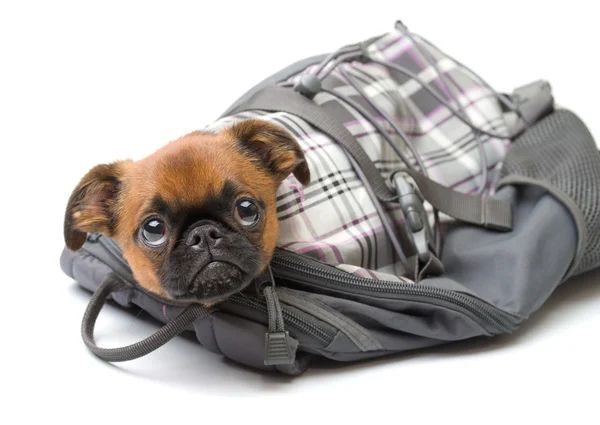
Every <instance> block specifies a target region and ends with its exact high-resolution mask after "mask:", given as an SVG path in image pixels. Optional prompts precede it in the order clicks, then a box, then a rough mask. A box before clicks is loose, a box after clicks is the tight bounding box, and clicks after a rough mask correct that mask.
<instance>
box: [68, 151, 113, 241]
mask: <svg viewBox="0 0 600 425" xmlns="http://www.w3.org/2000/svg"><path fill="white" fill-rule="evenodd" d="M122 165H123V162H114V163H110V164H100V165H97V166H95V167H94V168H92V169H91V170H90V171H88V173H87V174H86V175H85V176H83V178H82V179H81V181H80V182H79V184H78V185H77V187H76V188H75V190H73V192H72V193H71V196H70V197H69V201H68V203H67V209H66V211H65V222H64V237H65V244H66V245H67V248H69V249H71V250H73V251H76V250H78V249H79V248H81V247H82V246H83V244H84V243H85V240H86V236H87V233H89V232H98V233H102V234H104V235H106V236H109V237H110V236H111V235H112V234H113V233H114V227H115V220H114V208H115V202H116V200H117V196H118V193H119V190H120V186H121V176H122Z"/></svg>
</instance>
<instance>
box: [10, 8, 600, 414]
mask: <svg viewBox="0 0 600 425" xmlns="http://www.w3.org/2000/svg"><path fill="white" fill-rule="evenodd" d="M351 4H354V3H353V2H351V1H345V2H340V3H339V4H335V3H334V2H327V1H324V0H322V1H319V2H311V1H306V0H299V1H296V0H288V1H279V2H272V3H271V4H267V3H266V2H259V1H246V2H240V3H239V4H236V3H234V2H232V1H229V2H217V1H212V2H206V1H196V2H191V3H189V4H183V3H180V2H164V3H163V4H162V5H159V4H157V3H152V2H139V3H132V2H123V1H117V2H109V1H102V2H96V3H95V4H92V3H91V2H71V3H66V2H62V1H60V2H59V1H52V2H50V1H43V2H42V1H40V2H25V1H19V2H14V3H9V2H7V1H3V2H2V3H1V6H0V143H1V150H0V152H1V153H0V158H2V160H1V166H0V173H1V181H2V187H1V198H0V199H1V201H0V202H1V208H0V214H1V215H2V221H1V224H2V232H1V233H0V235H1V236H2V243H1V245H0V247H1V248H0V249H1V250H2V256H1V260H0V261H1V264H2V266H3V267H2V272H3V273H2V282H1V284H0V287H1V288H2V301H1V304H0V315H1V317H0V323H1V325H0V326H1V328H0V356H1V359H0V389H1V391H2V395H1V397H0V423H3V424H9V423H10V424H12V423H21V422H29V421H34V422H31V423H40V422H39V421H42V420H43V421H44V423H46V422H45V421H47V420H51V421H54V420H57V421H60V422H61V423H62V422H65V421H69V420H75V421H77V422H78V423H79V422H82V423H87V422H96V421H97V422H101V423H105V424H106V423H125V421H128V422H129V423H139V424H144V423H163V424H164V423H182V422H183V421H185V423H219V422H220V423H230V422H231V423H240V424H246V423H247V422H250V423H253V422H255V421H256V422H261V423H263V424H264V423H276V421H278V422H279V423H282V422H281V421H286V422H289V421H292V422H293V421H295V420H297V421H301V422H303V423H311V421H312V422H313V423H320V422H321V421H322V420H323V421H324V419H325V418H326V416H331V417H330V418H328V420H329V421H335V420H338V421H339V423H348V422H350V423H352V422H360V423H376V421H378V420H382V421H385V423H406V424H412V423H419V424H422V423H430V422H431V423H444V424H445V423H453V422H455V421H458V423H469V422H473V423H490V422H491V423H495V422H501V423H515V424H520V423H559V422H567V423H577V424H587V423H590V424H591V423H595V424H597V423H599V422H600V419H599V412H598V404H599V403H600V401H599V399H598V396H599V391H598V380H599V379H600V368H599V366H598V364H599V360H598V359H599V357H600V345H599V344H598V338H599V337H598V335H599V334H600V332H599V331H598V329H599V328H600V285H598V283H599V282H598V280H599V277H598V276H587V277H586V278H585V279H579V280H578V281H576V282H571V283H569V284H568V285H566V286H564V287H562V288H560V289H559V290H557V291H556V293H555V294H554V296H553V297H552V298H551V299H550V300H549V301H548V302H547V304H546V305H545V306H544V307H543V308H542V309H541V310H540V311H539V312H538V313H537V314H535V315H534V316H533V317H532V318H531V319H530V320H529V321H527V322H526V323H525V324H524V325H523V326H522V328H521V329H520V330H519V331H518V332H517V333H515V334H514V335H512V336H502V337H497V338H495V339H493V340H492V341H488V342H487V343H482V342H472V341H469V342H464V343H460V344H456V345H453V346H446V347H442V348H438V349H434V350H427V351H423V352H419V353H414V354H410V355H404V356H399V357H396V358H393V359H387V360H382V361H375V362H369V363H366V364H361V365H353V366H347V367H344V368H339V369H335V370H312V371H309V372H307V373H306V374H305V375H303V376H301V377H298V378H296V379H285V378H281V377H273V376H266V375H263V374H261V373H259V372H255V371H252V370H248V369H245V368H242V367H239V366H237V365H234V364H231V363H229V362H226V361H224V360H223V359H222V358H220V357H219V356H216V355H213V354H211V353H209V352H207V351H205V350H204V349H202V348H201V347H199V346H198V345H197V344H194V343H193V342H192V341H190V340H187V339H182V338H178V339H176V340H174V341H172V342H171V343H169V344H168V345H167V346H165V347H164V348H162V349H161V350H159V351H158V352H156V353H154V354H151V355H149V356H147V357H146V358H143V359H140V360H137V361H133V362H129V363H124V364H116V365H109V364H106V363H104V362H102V361H99V360H98V359H96V358H95V357H93V356H92V355H91V354H90V353H89V352H88V351H87V349H86V348H85V347H84V346H83V343H82V342H81V339H80V335H79V323H80V319H81V315H82V313H83V311H84V308H85V306H86V302H87V301H88V299H89V294H88V293H87V292H84V291H83V290H80V289H78V287H77V286H76V284H75V283H73V282H72V281H71V280H70V279H69V278H68V277H66V276H65V275H64V274H63V273H62V271H61V270H60V268H59V264H58V259H59V255H60V252H61V250H62V247H63V240H62V220H63V214H64V207H65V204H66V200H67V198H68V196H69V194H70V192H71V190H72V189H73V188H74V186H75V184H76V183H77V181H78V180H79V178H80V177H81V176H82V175H83V174H84V173H85V172H86V171H87V170H88V169H89V168H91V167H92V166H94V165H95V164H97V163H100V162H105V161H112V160H115V159H119V158H126V157H130V158H134V159H139V158H141V157H143V156H145V155H147V154H148V153H150V152H151V151H152V150H154V149H155V148H157V147H159V146H160V145H162V144H164V143H166V142H167V141H169V140H171V139H173V138H175V137H177V136H179V135H181V134H184V133H187V132H189V131H192V130H195V129H198V128H201V127H203V126H204V125H206V124H208V123H210V122H211V121H212V120H214V119H215V118H216V117H217V116H218V114H220V113H221V112H222V111H223V110H224V109H225V108H226V107H227V106H229V104H230V103H231V102H232V101H234V100H235V99H236V98H237V97H238V96H239V95H241V94H242V93H243V92H245V91H246V90H247V89H248V88H250V87H251V86H252V85H254V84H255V83H256V82H258V81H259V80H261V79H262V78H264V77H266V76H268V75H270V74H271V73H272V72H274V71H277V70H279V69H280V68H282V67H284V66H286V65H288V64H290V63H292V62H294V61H296V60H298V59H300V58H304V57H306V56H311V55H313V54H319V53H323V52H329V51H331V50H332V49H335V48H337V47H339V46H340V45H342V44H347V43H349V42H354V41H358V40H362V39H363V38H367V37H370V36H372V35H375V34H380V33H383V32H386V31H388V30H389V29H391V28H392V26H393V24H394V21H395V20H396V19H402V20H403V21H404V22H405V23H406V24H407V25H408V26H409V27H410V28H411V29H412V30H414V31H416V32H417V33H419V34H422V35H424V36H425V37H427V38H429V39H430V40H432V41H433V42H434V43H436V44H437V45H438V46H440V47H441V48H442V49H444V50H446V51H448V52H449V53H451V54H453V55H454V56H456V57H457V58H458V59H460V60H462V61H463V62H465V63H466V64H468V65H469V66H471V67H472V68H474V69H475V70H476V71H477V72H478V73H479V74H480V75H482V76H483V77H484V78H486V79H487V80H488V81H489V82H490V83H491V84H492V85H493V86H494V87H495V88H496V89H498V90H501V91H510V90H511V89H512V88H513V87H515V86H518V85H520V84H523V83H527V82H530V81H532V80H535V79H538V78H544V79H547V80H549V81H550V82H551V83H552V85H553V89H554V93H555V95H556V99H557V101H558V102H559V103H560V104H561V105H564V106H567V107H569V108H572V109H573V110H574V111H576V112H577V113H578V114H579V115H580V116H581V117H582V118H583V120H584V121H585V122H586V123H587V124H588V125H589V127H590V129H591V131H592V132H593V134H594V135H595V136H596V138H598V137H600V124H599V122H598V119H597V116H598V101H599V95H600V89H599V87H598V81H599V79H598V78H599V70H598V67H597V65H598V43H599V41H600V29H598V25H597V19H598V15H597V13H596V11H595V10H594V9H595V7H594V6H592V4H593V2H583V1H581V2H576V1H560V2H556V4H554V3H552V4H551V2H533V1H531V2H525V1H519V2H507V1H502V2H481V1H479V2H472V3H467V2H461V1H440V2H437V3H436V4H434V2H432V1H420V0H411V1H403V2H401V1H395V2H382V1H373V0H371V1H366V2H362V3H361V4H360V5H359V6H354V7H353V6H351ZM355 4H357V5H358V2H357V3H355ZM154 330H155V327H154V324H153V323H152V322H147V321H144V320H142V319H141V318H136V317H134V316H133V315H131V314H130V313H127V312H124V311H121V310H117V309H116V308H107V309H106V311H104V312H103V314H102V315H101V317H100V319H99V322H98V328H97V332H96V337H97V341H98V342H99V343H100V344H102V345H104V346H116V345H122V344H128V343H131V342H133V341H136V340H139V339H141V338H142V337H145V336H146V335H148V334H150V333H151V332H152V331H154ZM321 407H324V408H326V409H327V410H326V411H323V412H318V408H321ZM379 415H382V416H381V417H380V416H379ZM1 416H4V417H5V418H1ZM381 423H384V422H381Z"/></svg>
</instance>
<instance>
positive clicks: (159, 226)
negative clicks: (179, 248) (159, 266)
mask: <svg viewBox="0 0 600 425" xmlns="http://www.w3.org/2000/svg"><path fill="white" fill-rule="evenodd" d="M142 237H143V238H144V242H146V243H147V244H148V245H150V246H158V245H162V244H163V243H164V242H165V240H167V226H165V222H164V221H162V220H161V219H159V218H152V219H150V220H148V221H146V223H144V225H143V226H142Z"/></svg>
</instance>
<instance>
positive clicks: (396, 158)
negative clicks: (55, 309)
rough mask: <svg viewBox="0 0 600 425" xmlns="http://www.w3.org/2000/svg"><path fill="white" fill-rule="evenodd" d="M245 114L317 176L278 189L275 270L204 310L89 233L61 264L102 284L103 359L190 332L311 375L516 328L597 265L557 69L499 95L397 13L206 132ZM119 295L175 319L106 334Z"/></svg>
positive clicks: (586, 168) (582, 148)
mask: <svg viewBox="0 0 600 425" xmlns="http://www.w3.org/2000/svg"><path fill="white" fill-rule="evenodd" d="M249 118H252V119H263V120H266V121H269V122H272V123H274V124H276V125H280V126H282V127H284V128H285V129H286V130H287V131H288V132H290V133H291V134H292V135H293V136H294V137H295V138H296V140H297V141H298V143H299V144H300V145H301V146H302V148H303V149H304V151H305V154H306V158H307V162H308V164H309V168H310V171H311V176H312V182H311V184H310V185H308V186H307V187H304V188H302V187H301V185H300V184H298V182H297V181H296V180H295V179H294V176H293V175H290V176H289V177H288V178H287V179H286V180H285V181H284V182H283V183H282V184H281V187H280V188H279V190H278V192H277V213H278V217H279V221H280V229H281V230H280V233H281V235H280V238H279V241H278V248H277V250H276V252H275V255H274V256H273V260H272V262H271V264H270V268H268V269H267V271H266V273H265V274H264V275H263V276H260V277H259V278H257V279H256V282H255V284H254V285H251V286H250V287H249V288H247V289H246V290H244V292H243V293H239V294H235V295H233V296H231V297H230V298H228V299H227V300H226V301H224V302H222V303H219V304H217V305H215V306H212V307H211V308H210V309H206V308H204V307H202V306H201V305H196V304H191V305H186V304H180V303H177V302H174V301H170V300H165V299H161V298H160V297H158V296H156V295H154V294H152V293H150V292H148V291H146V290H145V289H144V288H143V287H141V286H140V285H139V284H137V282H136V281H135V279H134V278H133V276H132V273H131V270H130V269H129V267H128V265H127V263H126V261H125V260H124V259H123V256H122V254H121V250H120V248H119V246H118V245H117V244H116V243H115V241H114V240H111V239H109V238H107V237H105V236H103V235H99V234H89V235H88V239H87V241H86V243H85V244H84V246H83V248H82V249H81V250H79V251H77V252H72V251H70V250H69V249H67V248H66V247H65V249H64V250H63V252H62V255H61V259H60V264H61V268H62V270H63V272H64V273H65V274H66V275H68V276H69V277H71V278H73V279H74V280H76V281H77V282H78V284H79V285H81V286H82V287H84V288H86V289H88V290H89V291H91V292H93V296H92V297H91V300H90V303H89V306H88V308H87V310H86V312H85V314H84V317H83V321H82V329H81V334H82V337H83V341H84V343H85V344H86V345H87V346H88V347H89V349H90V350H91V351H92V352H93V353H94V354H95V355H97V356H98V357H100V358H102V359H104V360H106V361H109V362H118V361H129V360H133V359H136V358H139V357H140V356H144V355H146V354H149V353H150V352H152V351H154V350H156V349H158V348H159V347H161V346H162V345H164V344H165V343H166V342H168V341H169V340H170V339H172V338H174V337H175V336H177V335H178V334H180V333H182V332H192V333H195V336H196V337H197V339H198V341H199V343H200V344H201V345H202V346H203V347H205V348H207V349H209V350H211V351H213V352H215V353H219V354H221V355H224V356H226V357H227V358H229V359H232V360H234V361H236V362H239V363H242V364H245V365H248V366H251V367H254V368H258V369H263V370H268V371H279V372H281V373H284V374H288V375H297V374H300V373H302V372H303V371H305V370H306V369H307V368H309V367H310V365H311V363H312V362H313V361H314V360H316V359H329V360H332V361H335V362H352V361H358V360H363V359H372V358H378V357H383V356H389V355H392V354H396V353H401V352H407V351H409V350H415V349H419V348H425V347H431V346H435V345H440V344H444V343H450V342H453V341H459V340H464V339H468V338H475V337H492V336H494V335H499V334H505V333H512V332H514V331H515V330H517V328H518V327H519V325H520V324H521V323H522V322H523V321H524V320H526V319H527V318H528V317H529V316H530V315H531V314H533V313H534V312H536V311H537V310H538V309H539V308H540V307H541V306H542V305H543V304H544V303H545V301H546V300H547V299H548V297H549V296H550V295H551V294H552V293H553V291H554V290H555V289H556V288H557V286H558V285H560V284H561V283H563V282H565V281H567V280H568V279H569V278H570V277H573V276H575V275H579V274H581V273H584V272H587V271H590V270H592V269H594V268H596V267H598V266H599V265H600V197H599V195H598V188H599V187H600V153H599V152H598V150H597V147H596V144H595V142H594V140H593V138H592V136H591V134H590V132H589V131H588V129H587V128H586V126H585V124H584V123H583V122H582V121H581V120H580V119H579V118H578V117H577V116H576V115H575V114H574V113H573V112H571V111H569V110H567V109H564V108H560V107H558V106H557V105H555V104H554V99H553V96H552V92H551V88H550V85H549V84H548V83H547V82H544V81H538V82H533V83H530V84H526V85H524V86H522V87H519V88H517V89H516V90H514V91H513V92H512V93H510V94H501V93H497V92H496V91H494V90H493V89H492V88H491V87H490V86H489V84H487V83H486V82H485V81H483V80H482V79H481V78H480V77H478V76H477V75H476V74H475V73H474V72H473V71H472V70H470V69H469V68H467V67H466V66H465V65H463V64H461V63H460V62H458V61H457V60H455V59H454V58H452V57H450V56H449V55H447V54H446V53H444V52H442V51H441V50H440V49H438V48H437V47H436V46H434V45H433V44H432V43H430V42H428V41H427V40H425V39H424V38H422V37H420V36H417V35H416V34H413V33H411V32H410V31H408V29H407V28H406V27H405V26H404V25H403V24H402V23H401V22H398V23H396V26H395V28H394V30H393V31H390V32H389V33H386V34H383V35H380V36H376V37H372V38H370V39H369V40H365V41H362V42H359V43H355V44H350V45H347V46H344V47H343V48H341V49H339V50H338V51H335V52H333V53H331V54H328V55H320V56H316V57H312V58H308V59H305V60H302V61H299V62H297V63H295V64H292V65H291V66H289V67H287V68H286V69H284V70H281V71H279V72H277V73H276V74H274V75H272V76H270V77H269V78H267V79H265V80H264V81H263V82H261V83H260V84H258V85H257V86H255V87H253V88H252V89H251V90H249V91H248V92H247V93H245V94H244V95H243V96H242V97H240V98H239V99H238V100H237V101H236V102H235V103H234V104H233V105H232V106H231V107H230V108H229V109H228V110H227V111H226V112H225V113H223V114H222V115H221V117H220V118H219V119H218V120H217V121H216V122H215V123H213V124H211V125H210V126H208V127H207V128H206V130H208V131H218V130H219V129H220V128H222V127H223V126H226V125H230V124H231V123H233V122H235V121H238V120H244V119H249ZM109 299H110V300H112V301H113V302H115V303H117V304H119V305H121V306H125V307H130V308H132V310H133V309H139V308H141V309H143V310H144V311H146V312H148V313H149V314H150V315H152V316H153V317H154V318H156V319H158V320H159V321H161V322H163V323H164V326H163V327H162V328H160V329H158V330H157V332H156V333H155V334H154V335H152V336H150V337H149V338H147V339H145V340H143V341H141V342H139V343H136V344H133V345H130V346H128V347H123V348H110V349H107V348H100V347H98V346H97V345H96V343H95V341H94V336H93V333H94V324H95V321H96V318H97V317H98V314H99V313H100V310H101V308H102V306H103V305H104V303H105V301H107V300H109Z"/></svg>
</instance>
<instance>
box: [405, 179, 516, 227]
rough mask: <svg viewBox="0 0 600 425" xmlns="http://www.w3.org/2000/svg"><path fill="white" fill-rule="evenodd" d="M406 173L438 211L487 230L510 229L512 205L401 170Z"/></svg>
mask: <svg viewBox="0 0 600 425" xmlns="http://www.w3.org/2000/svg"><path fill="white" fill-rule="evenodd" d="M402 171H403V172H406V173H408V174H409V175H410V176H411V177H412V178H413V180H414V181H415V183H416V184H417V187H418V189H419V191H420V192H421V194H422V195H423V198H424V199H425V200H427V202H429V203H430V204H431V205H433V206H434V207H435V208H437V209H438V210H440V211H442V212H444V213H446V214H448V215H449V216H451V217H454V218H455V219H457V220H462V221H466V222H470V223H474V224H478V225H480V226H482V227H485V228H487V229H494V230H501V231H509V230H511V229H512V205H511V204H510V203H508V202H504V201H502V200H500V199H495V198H490V197H489V196H486V195H477V196H473V195H467V194H466V193H462V192H458V191H456V190H452V189H448V188H447V187H445V186H443V185H441V184H439V183H438V182H436V181H433V180H431V179H429V178H427V177H425V176H424V175H423V174H421V173H419V172H418V171H416V170H402Z"/></svg>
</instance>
